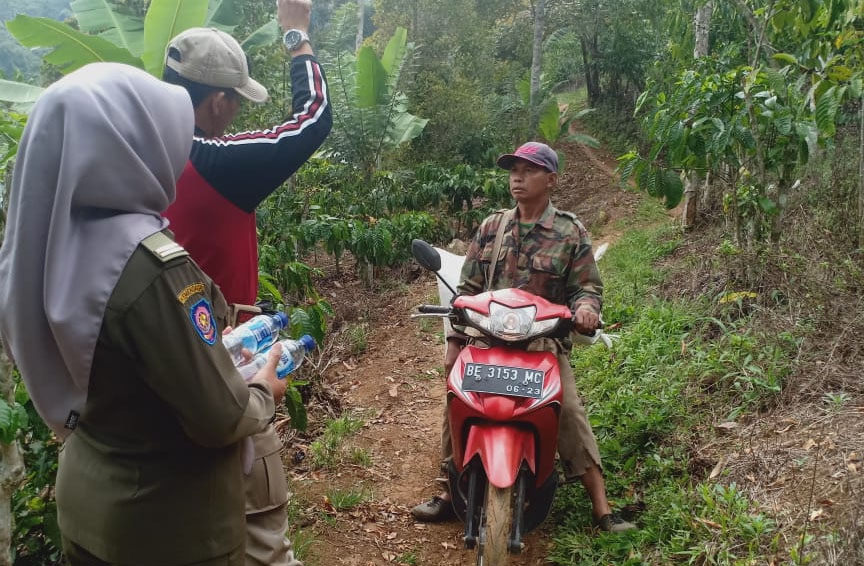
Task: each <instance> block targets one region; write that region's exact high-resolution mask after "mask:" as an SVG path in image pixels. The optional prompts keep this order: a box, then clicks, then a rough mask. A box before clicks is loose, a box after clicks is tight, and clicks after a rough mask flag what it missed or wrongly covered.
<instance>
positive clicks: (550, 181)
mask: <svg viewBox="0 0 864 566" xmlns="http://www.w3.org/2000/svg"><path fill="white" fill-rule="evenodd" d="M557 181H558V174H557V173H550V172H549V171H547V170H546V169H545V168H544V167H541V166H539V165H535V164H534V163H531V162H530V161H526V160H524V159H517V160H516V161H514V162H513V165H512V166H511V167H510V194H511V195H513V198H514V199H516V202H521V203H526V204H527V203H534V202H539V201H542V200H545V199H546V198H548V197H549V192H550V191H551V190H552V187H554V186H555V183H556V182H557Z"/></svg>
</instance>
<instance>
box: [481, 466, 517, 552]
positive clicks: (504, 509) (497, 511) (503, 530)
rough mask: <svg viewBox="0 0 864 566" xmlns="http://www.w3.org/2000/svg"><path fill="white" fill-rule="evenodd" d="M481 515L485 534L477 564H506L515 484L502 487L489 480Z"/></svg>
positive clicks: (482, 538)
mask: <svg viewBox="0 0 864 566" xmlns="http://www.w3.org/2000/svg"><path fill="white" fill-rule="evenodd" d="M481 516H482V517H483V521H482V523H481V524H480V529H481V530H482V531H483V535H482V536H481V544H480V545H478V547H477V566H506V565H507V563H508V561H509V558H510V553H509V552H508V550H507V539H508V538H510V528H511V526H512V523H513V486H510V487H506V488H504V489H501V488H498V487H495V486H494V485H492V483H491V482H488V483H487V484H486V502H485V504H484V505H483V510H482V513H481Z"/></svg>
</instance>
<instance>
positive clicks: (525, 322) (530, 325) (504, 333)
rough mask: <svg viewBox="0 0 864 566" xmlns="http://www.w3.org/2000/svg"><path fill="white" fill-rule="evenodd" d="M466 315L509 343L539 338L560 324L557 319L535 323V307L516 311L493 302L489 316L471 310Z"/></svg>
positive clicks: (481, 327) (479, 325) (476, 324)
mask: <svg viewBox="0 0 864 566" xmlns="http://www.w3.org/2000/svg"><path fill="white" fill-rule="evenodd" d="M465 313H466V315H467V316H468V319H469V320H470V321H471V322H472V323H473V324H474V325H475V326H477V327H478V328H480V329H482V330H484V331H485V332H486V333H487V334H490V335H492V336H494V337H496V338H498V339H500V340H505V341H508V342H519V341H521V340H527V339H529V338H532V337H534V336H538V335H540V334H543V333H545V332H548V331H549V330H552V328H554V327H555V325H556V324H557V323H558V319H555V318H552V319H548V320H540V321H535V320H534V317H535V316H536V315H537V307H534V306H527V307H520V308H517V309H514V308H510V307H507V306H504V305H502V304H499V303H494V302H493V303H491V304H490V305H489V316H485V315H482V314H480V313H478V312H476V311H472V310H470V309H466V310H465Z"/></svg>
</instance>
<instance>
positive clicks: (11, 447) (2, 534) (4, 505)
mask: <svg viewBox="0 0 864 566" xmlns="http://www.w3.org/2000/svg"><path fill="white" fill-rule="evenodd" d="M12 166H13V164H12V163H11V162H10V163H9V166H8V168H7V169H6V179H5V180H4V183H5V185H4V190H5V194H4V195H3V206H2V210H0V246H2V245H3V235H4V232H5V229H6V209H7V208H8V206H9V196H10V194H11V192H12ZM0 399H3V400H4V401H6V403H8V404H9V405H12V404H13V403H14V402H15V379H14V377H13V375H12V362H11V361H9V357H8V356H7V355H6V352H5V351H4V350H3V343H2V342H0ZM23 479H24V460H23V458H22V457H21V449H20V447H19V446H18V441H13V442H12V443H11V444H6V443H0V566H11V565H12V554H11V549H12V494H13V493H15V490H16V489H17V488H18V486H19V485H20V484H21V481H22V480H23Z"/></svg>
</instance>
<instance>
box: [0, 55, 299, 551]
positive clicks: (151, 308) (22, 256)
mask: <svg viewBox="0 0 864 566" xmlns="http://www.w3.org/2000/svg"><path fill="white" fill-rule="evenodd" d="M192 133H193V111H192V104H191V102H190V100H189V96H188V95H187V94H186V92H185V91H184V90H183V89H181V88H178V87H175V86H171V85H168V84H165V83H163V82H161V81H158V80H156V79H155V78H153V77H151V76H150V75H148V74H146V73H144V72H143V71H140V70H138V69H135V68H132V67H128V66H125V65H118V64H109V63H99V64H93V65H88V66H86V67H83V68H82V69H80V70H78V71H76V72H74V73H72V74H70V75H68V76H67V77H65V78H63V79H61V80H60V81H58V82H57V83H55V84H54V85H52V86H51V87H49V88H48V89H47V90H46V91H45V93H44V94H43V95H42V97H41V98H40V99H39V101H38V102H37V103H36V105H35V106H34V108H33V111H32V113H31V115H30V119H29V122H28V124H27V127H26V129H25V130H24V135H23V136H22V139H21V144H20V146H19V150H18V158H17V164H16V167H15V174H14V178H13V181H12V188H11V194H10V201H9V202H10V206H9V216H8V225H7V227H6V234H5V241H4V245H3V248H2V249H0V338H2V340H3V342H4V343H5V345H6V347H7V351H9V352H11V354H12V357H13V359H14V361H15V362H16V364H17V366H18V368H19V369H20V371H21V375H22V377H23V379H24V381H25V383H26V385H27V388H28V390H29V392H30V396H31V398H32V399H33V402H34V404H35V406H36V408H37V410H38V411H39V414H40V415H41V416H42V418H44V419H45V421H46V422H47V423H48V425H49V426H50V427H51V428H52V430H53V431H54V432H55V433H56V434H57V435H58V436H59V437H60V438H61V439H64V440H65V443H64V446H63V449H62V451H61V454H60V463H59V469H58V473H57V486H56V497H57V509H58V519H59V523H60V530H61V533H62V534H63V546H64V551H65V552H66V554H67V557H68V558H69V560H70V562H71V564H72V565H73V566H78V565H85V564H86V565H101V564H123V565H129V566H145V565H146V566H154V565H164V566H170V565H181V564H207V565H211V564H212V565H216V564H219V565H223V564H225V565H234V564H237V565H240V564H242V563H243V544H244V537H245V529H244V518H243V513H244V501H243V485H242V471H241V458H240V448H239V446H240V444H239V441H240V440H241V439H243V438H244V437H246V436H248V435H250V434H253V433H256V432H259V431H261V430H263V429H264V428H265V427H266V425H267V423H268V421H269V420H270V418H271V417H272V415H273V411H274V403H276V402H279V401H280V400H281V397H282V395H283V394H284V391H285V385H284V382H281V381H279V380H277V379H276V375H275V365H276V362H277V359H278V354H279V350H278V348H277V349H276V351H275V352H273V353H271V356H270V358H269V363H268V365H267V366H265V368H263V369H262V370H261V372H260V373H259V374H257V375H256V376H255V378H254V379H253V380H252V381H251V382H249V383H248V384H247V383H245V382H244V381H243V379H242V378H241V377H240V375H239V373H237V371H236V370H235V369H234V367H233V364H232V362H231V359H230V357H229V355H228V353H227V352H226V351H225V349H224V348H223V347H222V345H221V340H220V336H219V329H220V328H224V317H225V315H226V313H227V305H226V304H225V300H224V299H223V297H222V294H221V293H220V292H219V290H218V287H216V286H215V285H213V283H212V281H211V280H210V279H209V278H208V277H207V276H206V275H205V274H204V273H203V272H202V271H201V270H200V269H199V268H198V267H197V266H196V265H195V264H194V263H193V262H192V261H191V260H190V259H189V258H188V256H187V254H186V252H185V250H183V248H181V247H180V246H178V245H177V244H175V243H174V242H173V241H172V240H171V238H170V233H169V232H167V231H166V230H165V229H166V222H165V221H163V220H162V217H161V213H162V212H163V211H164V210H165V209H166V208H167V207H168V205H169V204H170V203H171V202H172V201H173V200H174V184H175V181H176V179H177V177H178V176H179V175H180V173H181V172H182V170H183V167H184V165H185V163H186V160H187V158H188V156H189V150H190V147H191V143H192Z"/></svg>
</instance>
